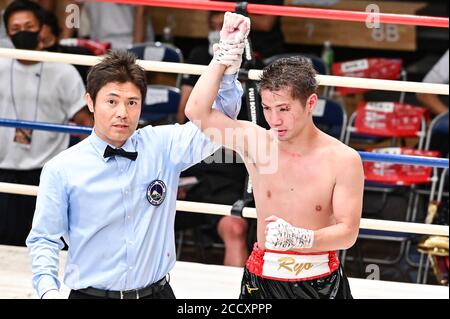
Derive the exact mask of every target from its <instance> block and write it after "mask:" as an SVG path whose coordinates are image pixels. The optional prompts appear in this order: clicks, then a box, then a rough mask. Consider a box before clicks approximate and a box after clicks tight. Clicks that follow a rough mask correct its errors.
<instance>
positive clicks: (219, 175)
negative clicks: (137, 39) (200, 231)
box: [177, 11, 248, 266]
mask: <svg viewBox="0 0 450 319" xmlns="http://www.w3.org/2000/svg"><path fill="white" fill-rule="evenodd" d="M222 24H223V13H222V12H218V11H211V12H210V13H209V16H208V25H209V35H208V40H209V46H206V45H203V46H198V47H196V48H194V49H193V50H192V52H191V54H190V56H189V58H188V61H187V63H192V64H202V65H207V64H209V62H210V61H211V59H212V54H213V52H212V46H213V44H214V43H218V42H219V38H220V37H219V31H220V29H221V28H222ZM198 78H199V76H194V75H184V76H183V79H182V82H181V84H182V85H181V99H180V106H179V112H178V116H177V120H178V123H180V124H183V123H184V122H185V120H186V117H185V115H184V108H185V106H186V101H187V100H188V98H189V95H190V92H191V91H192V88H193V87H194V85H195V83H196V82H197V79H198ZM241 113H242V112H241ZM244 113H245V110H244ZM238 118H239V119H242V114H239V116H238ZM218 152H222V150H219V151H218ZM227 152H228V153H227ZM229 153H230V152H229V151H224V153H223V154H221V155H222V156H217V155H213V158H221V159H223V158H224V157H225V156H229V155H230V154H229ZM231 153H232V152H231ZM232 156H233V155H232ZM234 156H235V155H234ZM206 163H209V164H206ZM184 175H186V176H196V177H197V179H198V180H199V183H198V184H197V185H195V186H194V187H193V188H192V189H190V190H189V191H188V192H187V193H186V197H185V198H184V199H186V200H189V201H199V202H208V203H216V204H226V205H232V204H233V203H234V202H236V201H237V200H238V199H240V198H241V197H242V195H243V193H244V183H245V177H246V170H245V167H244V164H242V161H240V163H236V160H233V161H232V164H231V163H211V161H209V160H206V161H205V162H201V163H199V164H197V165H195V166H194V167H192V168H190V169H189V170H188V171H186V172H185V173H184ZM205 220H206V224H210V225H212V226H213V227H214V228H215V229H217V232H218V234H219V236H220V238H221V239H222V240H223V242H224V245H225V256H224V264H225V265H227V266H243V265H244V264H245V261H246V259H247V256H248V248H247V228H248V225H247V220H245V219H243V218H238V217H233V216H224V217H219V216H214V215H209V216H205V218H204V219H203V221H205Z"/></svg>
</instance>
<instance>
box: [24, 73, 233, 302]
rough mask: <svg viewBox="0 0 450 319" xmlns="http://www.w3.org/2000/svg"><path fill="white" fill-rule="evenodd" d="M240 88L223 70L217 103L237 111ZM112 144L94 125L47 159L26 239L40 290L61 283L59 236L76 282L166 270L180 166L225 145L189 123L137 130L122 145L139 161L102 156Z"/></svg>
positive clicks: (157, 275)
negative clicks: (84, 135) (93, 129)
mask: <svg viewBox="0 0 450 319" xmlns="http://www.w3.org/2000/svg"><path fill="white" fill-rule="evenodd" d="M241 96H242V88H241V86H240V83H239V82H238V81H237V79H236V76H233V75H231V76H230V75H229V76H225V77H224V79H223V80H222V83H221V87H220V90H219V94H218V97H217V99H216V101H215V105H214V107H215V108H216V109H220V110H221V111H222V112H224V113H225V114H227V115H228V116H230V117H234V118H236V117H237V114H238V112H239V110H240V105H241ZM107 145H108V144H107V143H106V142H105V141H103V140H102V139H100V138H99V137H98V136H97V135H96V134H95V133H94V132H93V133H92V134H91V135H90V136H89V137H88V138H86V139H85V140H83V141H82V142H80V143H79V144H77V145H75V146H74V147H71V148H70V149H68V150H66V151H64V152H62V153H60V154H59V155H57V156H56V157H54V158H53V159H52V160H50V161H49V162H48V163H47V164H46V165H45V166H44V169H43V171H42V175H41V180H40V185H39V194H38V198H37V203H36V211H35V214H34V219H33V227H32V230H31V232H30V234H29V235H28V238H27V241H26V243H27V246H28V248H29V251H30V254H31V257H32V271H33V286H34V288H35V289H36V291H37V293H38V295H39V297H42V295H43V294H44V293H45V292H47V291H48V290H50V289H59V288H60V282H59V280H58V269H59V251H60V249H62V248H63V242H62V241H61V239H60V238H61V237H64V239H65V240H66V242H67V243H68V245H69V251H68V259H67V262H66V268H65V274H64V283H65V284H66V285H67V286H68V287H69V288H71V289H82V288H86V287H94V288H98V289H106V290H130V289H139V288H143V287H146V286H148V285H150V284H152V283H154V282H156V281H158V280H159V279H161V278H163V277H165V276H166V275H167V274H168V273H169V271H170V270H171V269H172V267H173V266H174V264H175V260H176V255H175V239H174V237H175V236H174V221H175V211H176V209H175V205H176V200H177V188H178V182H179V178H180V173H181V171H183V170H185V169H187V168H188V167H190V166H192V165H194V164H195V163H198V162H200V161H201V160H202V159H204V158H206V157H207V156H209V155H210V154H212V153H213V152H215V151H216V150H217V149H218V148H219V147H220V146H218V145H216V144H213V143H212V142H211V141H210V140H209V139H208V138H207V137H206V136H205V135H204V134H203V133H202V132H201V131H200V130H199V129H198V128H197V127H196V126H194V125H193V124H192V123H187V124H185V125H178V124H176V125H166V126H158V127H151V126H149V127H145V128H143V129H140V130H137V131H136V132H135V133H134V134H133V135H132V136H131V137H130V138H129V139H128V140H127V141H126V143H125V145H124V146H123V147H122V148H123V149H125V150H126V151H130V152H131V151H137V152H138V153H139V155H138V157H137V160H136V161H131V160H129V159H127V158H124V157H118V156H115V157H110V158H104V157H103V153H104V151H105V148H106V146H107Z"/></svg>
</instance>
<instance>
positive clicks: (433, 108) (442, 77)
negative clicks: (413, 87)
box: [417, 50, 448, 115]
mask: <svg viewBox="0 0 450 319" xmlns="http://www.w3.org/2000/svg"><path fill="white" fill-rule="evenodd" d="M423 82H426V83H438V84H448V50H447V51H446V52H445V53H444V55H443V56H442V57H441V58H440V59H439V61H438V62H437V63H436V64H435V65H434V66H433V68H432V69H431V70H430V71H429V72H428V73H427V75H426V76H425V78H424V79H423ZM417 99H418V100H419V101H420V102H421V103H422V104H423V105H424V106H425V107H427V108H428V110H430V112H431V113H432V114H435V115H437V114H440V113H444V112H447V111H448V105H445V104H444V102H443V101H442V100H441V99H440V98H439V96H437V95H436V94H424V93H418V94H417Z"/></svg>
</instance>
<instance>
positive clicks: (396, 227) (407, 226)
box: [0, 183, 449, 236]
mask: <svg viewBox="0 0 450 319" xmlns="http://www.w3.org/2000/svg"><path fill="white" fill-rule="evenodd" d="M38 189H39V187H38V186H31V185H21V184H11V183H0V193H9V194H20V195H29V196H37V193H38ZM176 209H177V211H183V212H191V213H201V214H213V215H224V216H227V215H231V206H229V205H219V204H209V203H198V202H186V201H177V208H176ZM242 215H243V217H246V218H256V209H255V208H249V207H246V208H244V210H243V213H242ZM360 228H361V229H371V230H380V231H394V232H404V233H413V234H422V235H439V236H448V235H449V227H448V226H442V225H430V224H420V223H408V222H398V221H389V220H377V219H367V218H362V219H361V224H360Z"/></svg>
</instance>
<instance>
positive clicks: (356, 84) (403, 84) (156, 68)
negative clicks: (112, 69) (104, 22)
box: [0, 48, 449, 95]
mask: <svg viewBox="0 0 450 319" xmlns="http://www.w3.org/2000/svg"><path fill="white" fill-rule="evenodd" d="M0 57H4V58H13V59H18V60H30V61H46V62H60V63H68V64H75V65H85V66H92V65H95V64H97V63H99V62H100V61H101V57H97V56H87V55H76V54H66V53H54V52H43V51H29V50H17V49H5V48H0ZM138 64H139V65H141V66H142V67H143V68H144V69H145V70H147V71H153V72H166V73H182V74H195V75H200V74H202V72H203V71H204V70H205V69H206V66H205V65H196V64H186V63H173V62H161V61H144V60H138ZM261 73H262V71H261V70H249V72H248V77H249V79H251V80H258V79H259V77H260V75H261ZM317 80H318V82H319V85H324V86H341V87H352V88H362V89H373V90H385V91H398V92H413V93H429V94H440V95H449V86H448V85H447V84H434V83H422V82H407V81H393V80H378V79H366V78H353V77H343V76H331V75H317Z"/></svg>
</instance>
